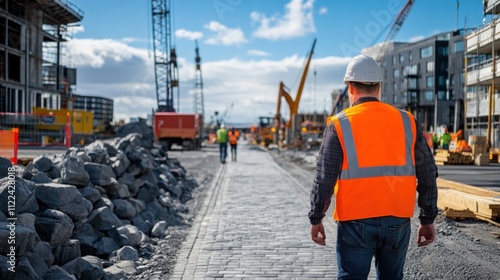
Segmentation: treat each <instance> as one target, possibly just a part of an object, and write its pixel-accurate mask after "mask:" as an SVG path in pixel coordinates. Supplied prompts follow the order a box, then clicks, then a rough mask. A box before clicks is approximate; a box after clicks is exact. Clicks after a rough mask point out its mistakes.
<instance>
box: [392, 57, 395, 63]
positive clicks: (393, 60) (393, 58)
mask: <svg viewBox="0 0 500 280" xmlns="http://www.w3.org/2000/svg"><path fill="white" fill-rule="evenodd" d="M392 65H396V56H393V57H392Z"/></svg>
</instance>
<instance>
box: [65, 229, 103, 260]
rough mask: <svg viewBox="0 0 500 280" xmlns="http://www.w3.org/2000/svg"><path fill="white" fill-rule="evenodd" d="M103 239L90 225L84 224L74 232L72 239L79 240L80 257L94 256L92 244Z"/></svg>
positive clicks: (94, 250) (94, 251)
mask: <svg viewBox="0 0 500 280" xmlns="http://www.w3.org/2000/svg"><path fill="white" fill-rule="evenodd" d="M103 237H104V233H102V232H100V231H99V230H98V229H96V228H95V227H93V226H92V225H90V224H84V225H83V226H82V227H81V228H79V229H77V230H75V232H74V233H73V235H72V236H71V238H72V239H78V240H80V250H81V252H82V255H95V254H96V249H95V247H94V243H96V242H97V241H99V240H100V239H101V238H103Z"/></svg>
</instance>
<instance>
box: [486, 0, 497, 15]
mask: <svg viewBox="0 0 500 280" xmlns="http://www.w3.org/2000/svg"><path fill="white" fill-rule="evenodd" d="M483 6H484V13H485V14H490V15H491V14H498V13H500V1H498V0H483Z"/></svg>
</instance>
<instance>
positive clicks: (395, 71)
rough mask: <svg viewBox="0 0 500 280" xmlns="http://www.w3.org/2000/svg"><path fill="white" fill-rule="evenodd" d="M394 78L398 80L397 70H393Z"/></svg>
mask: <svg viewBox="0 0 500 280" xmlns="http://www.w3.org/2000/svg"><path fill="white" fill-rule="evenodd" d="M394 78H399V69H394Z"/></svg>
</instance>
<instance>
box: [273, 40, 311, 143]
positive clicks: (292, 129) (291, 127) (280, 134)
mask: <svg viewBox="0 0 500 280" xmlns="http://www.w3.org/2000/svg"><path fill="white" fill-rule="evenodd" d="M315 45H316V39H314V41H313V44H312V47H311V51H310V52H309V56H308V58H307V61H306V63H305V66H304V71H303V72H302V77H301V79H300V84H299V88H298V89H297V95H296V97H295V100H294V99H293V98H292V97H291V96H290V93H289V92H288V90H287V89H286V87H285V84H284V83H283V82H280V86H279V92H278V103H277V105H276V115H275V120H274V137H273V138H274V139H273V142H274V143H275V144H278V145H283V142H285V141H286V142H285V143H286V144H287V145H290V144H292V143H293V142H296V141H300V138H301V135H300V123H296V120H295V116H296V115H297V114H298V111H299V103H300V98H301V96H302V90H303V89H304V84H305V82H306V78H307V73H308V71H309V64H310V63H311V58H312V55H313V52H314V47H315ZM282 97H283V98H285V100H286V102H287V104H288V108H289V110H290V119H289V120H288V121H287V122H283V119H282V116H281V98H282ZM282 124H285V125H282ZM283 128H284V130H285V131H283Z"/></svg>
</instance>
